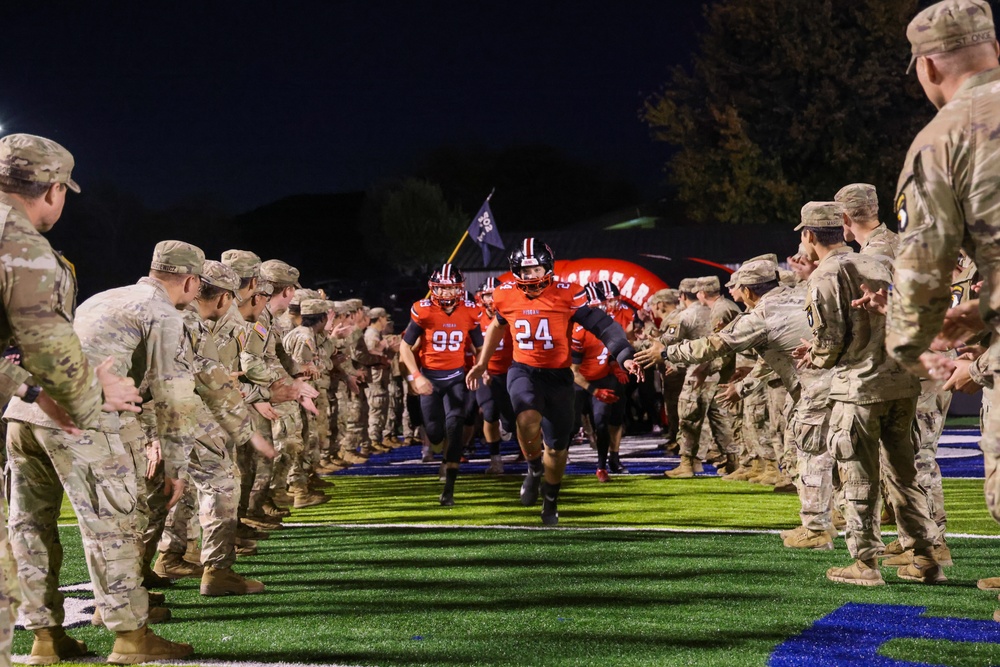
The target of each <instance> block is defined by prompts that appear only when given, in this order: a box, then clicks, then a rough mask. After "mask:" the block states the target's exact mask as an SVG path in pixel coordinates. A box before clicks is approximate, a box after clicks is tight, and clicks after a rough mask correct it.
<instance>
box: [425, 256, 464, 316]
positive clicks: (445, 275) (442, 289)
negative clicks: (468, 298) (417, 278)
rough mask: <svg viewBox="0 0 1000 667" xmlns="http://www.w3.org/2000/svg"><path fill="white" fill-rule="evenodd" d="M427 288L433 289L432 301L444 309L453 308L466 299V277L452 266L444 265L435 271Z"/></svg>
mask: <svg viewBox="0 0 1000 667" xmlns="http://www.w3.org/2000/svg"><path fill="white" fill-rule="evenodd" d="M427 286H428V287H429V288H430V289H431V301H433V302H434V303H436V304H437V305H439V306H441V307H442V308H451V307H452V306H454V305H455V304H456V303H458V300H459V299H464V298H465V276H463V275H462V272H461V271H460V270H459V269H458V268H456V267H455V266H452V265H451V264H443V265H441V268H439V269H437V270H436V271H434V273H432V274H431V278H430V280H428V281H427Z"/></svg>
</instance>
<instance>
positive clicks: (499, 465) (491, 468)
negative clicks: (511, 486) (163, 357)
mask: <svg viewBox="0 0 1000 667" xmlns="http://www.w3.org/2000/svg"><path fill="white" fill-rule="evenodd" d="M486 474H487V475H502V474H503V459H502V458H500V455H499V454H497V455H495V456H491V457H490V464H489V465H488V466H487V467H486Z"/></svg>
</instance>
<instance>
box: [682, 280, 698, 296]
mask: <svg viewBox="0 0 1000 667" xmlns="http://www.w3.org/2000/svg"><path fill="white" fill-rule="evenodd" d="M677 289H679V290H680V291H682V292H687V293H688V294H693V293H695V292H697V291H698V279H697V278H685V279H683V280H682V281H681V284H680V285H678V286H677Z"/></svg>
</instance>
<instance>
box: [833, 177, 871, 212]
mask: <svg viewBox="0 0 1000 667" xmlns="http://www.w3.org/2000/svg"><path fill="white" fill-rule="evenodd" d="M833 201H835V202H838V203H840V204H842V205H843V206H844V211H845V212H846V213H847V215H849V216H851V217H852V218H866V219H871V218H875V217H878V194H876V192H875V186H874V185H871V184H869V183H851V184H850V185H845V186H844V187H842V188H840V190H838V191H837V194H835V195H834V196H833Z"/></svg>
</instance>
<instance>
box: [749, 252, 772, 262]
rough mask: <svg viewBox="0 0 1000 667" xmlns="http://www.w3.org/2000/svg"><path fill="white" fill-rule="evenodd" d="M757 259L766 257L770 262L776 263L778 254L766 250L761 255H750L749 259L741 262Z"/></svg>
mask: <svg viewBox="0 0 1000 667" xmlns="http://www.w3.org/2000/svg"><path fill="white" fill-rule="evenodd" d="M758 259H766V260H768V261H770V262H774V263H775V264H777V263H778V256H777V255H775V254H774V253H773V252H768V253H764V254H763V255H757V256H756V257H751V258H750V259H748V260H746V261H745V262H743V263H744V264H747V263H749V262H756V261H757V260H758Z"/></svg>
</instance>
